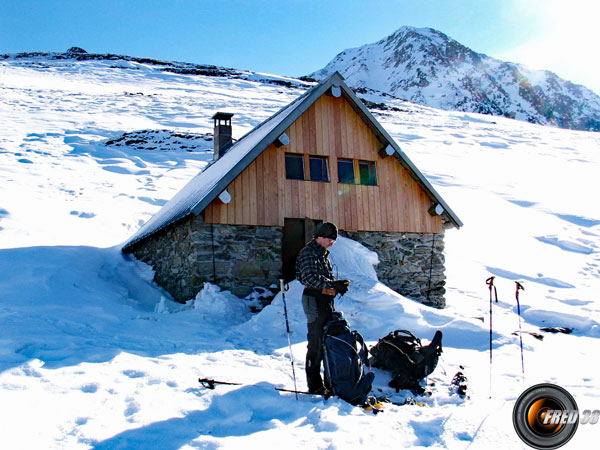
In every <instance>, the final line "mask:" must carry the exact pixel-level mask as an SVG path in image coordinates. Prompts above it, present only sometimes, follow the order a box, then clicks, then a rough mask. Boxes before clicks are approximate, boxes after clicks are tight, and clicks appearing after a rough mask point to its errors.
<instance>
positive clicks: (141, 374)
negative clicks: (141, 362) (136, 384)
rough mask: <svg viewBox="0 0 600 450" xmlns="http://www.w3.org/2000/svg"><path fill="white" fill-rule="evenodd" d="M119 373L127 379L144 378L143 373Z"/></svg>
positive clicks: (133, 371)
mask: <svg viewBox="0 0 600 450" xmlns="http://www.w3.org/2000/svg"><path fill="white" fill-rule="evenodd" d="M121 373H122V374H123V375H125V376H127V377H129V378H143V377H145V376H146V373H145V372H140V371H139V370H124V371H123V372H121Z"/></svg>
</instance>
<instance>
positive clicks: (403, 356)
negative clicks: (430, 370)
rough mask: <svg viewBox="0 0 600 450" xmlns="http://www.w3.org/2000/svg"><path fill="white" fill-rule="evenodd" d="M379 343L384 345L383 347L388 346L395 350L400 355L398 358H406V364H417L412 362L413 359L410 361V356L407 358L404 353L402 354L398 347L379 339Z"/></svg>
mask: <svg viewBox="0 0 600 450" xmlns="http://www.w3.org/2000/svg"><path fill="white" fill-rule="evenodd" d="M379 343H380V344H385V345H388V346H389V347H391V348H392V349H394V350H395V351H396V352H397V353H399V354H400V356H401V357H402V358H406V360H408V362H409V363H410V364H417V363H416V361H414V360H413V359H412V358H411V357H410V356H408V355H407V354H406V353H404V352H403V351H402V349H401V348H399V347H398V346H396V345H394V344H392V343H391V342H389V341H386V340H385V339H381V340H380V341H379Z"/></svg>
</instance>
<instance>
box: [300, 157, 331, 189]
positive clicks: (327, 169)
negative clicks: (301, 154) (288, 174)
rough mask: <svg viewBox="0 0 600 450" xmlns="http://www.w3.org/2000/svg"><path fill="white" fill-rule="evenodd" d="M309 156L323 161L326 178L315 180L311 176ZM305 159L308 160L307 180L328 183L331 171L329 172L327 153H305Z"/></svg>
mask: <svg viewBox="0 0 600 450" xmlns="http://www.w3.org/2000/svg"><path fill="white" fill-rule="evenodd" d="M311 158H313V159H319V160H323V161H325V175H326V177H327V179H325V180H315V179H313V177H312V168H311V165H310V161H311ZM306 159H307V162H308V178H307V180H308V181H318V182H321V183H329V182H331V173H330V172H331V171H330V169H329V156H328V155H309V154H307V155H306Z"/></svg>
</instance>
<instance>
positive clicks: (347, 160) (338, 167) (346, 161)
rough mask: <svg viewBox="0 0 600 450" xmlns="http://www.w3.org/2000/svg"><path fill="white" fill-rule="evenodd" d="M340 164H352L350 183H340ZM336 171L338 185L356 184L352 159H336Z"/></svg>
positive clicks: (354, 166)
mask: <svg viewBox="0 0 600 450" xmlns="http://www.w3.org/2000/svg"><path fill="white" fill-rule="evenodd" d="M340 162H344V163H348V162H349V163H351V164H352V181H342V180H341V179H340ZM337 169H338V183H341V184H357V179H356V178H357V177H356V160H355V159H353V158H338V159H337Z"/></svg>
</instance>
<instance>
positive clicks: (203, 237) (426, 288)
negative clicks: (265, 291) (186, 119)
mask: <svg viewBox="0 0 600 450" xmlns="http://www.w3.org/2000/svg"><path fill="white" fill-rule="evenodd" d="M232 116H233V114H231V113H217V114H215V115H214V116H213V119H214V121H215V159H214V160H213V161H212V162H211V163H210V164H209V165H208V166H207V167H206V168H205V169H204V170H203V171H202V172H201V173H200V174H198V175H197V176H196V177H195V178H194V179H192V180H191V181H190V182H189V183H188V184H187V185H186V186H185V187H184V188H183V189H182V190H181V191H180V192H179V193H178V194H176V196H175V197H174V198H173V199H172V200H171V201H169V202H168V203H167V204H166V205H165V206H164V207H163V208H162V209H161V210H160V211H159V212H158V213H156V214H155V215H154V216H153V217H152V218H151V219H150V220H149V221H148V222H147V223H146V224H144V225H143V226H142V228H141V229H140V230H139V231H138V232H137V233H135V234H134V235H133V236H132V237H131V238H130V239H129V240H128V241H127V242H126V243H125V245H124V247H123V251H124V252H126V253H133V254H134V255H135V256H136V257H137V258H139V259H141V260H143V261H145V262H147V263H149V264H151V265H152V266H153V267H154V269H155V272H156V276H155V277H156V281H157V282H158V283H159V284H160V285H162V286H163V287H164V288H165V289H167V290H168V291H169V292H170V293H171V294H172V295H173V297H174V298H175V299H177V300H181V301H184V300H187V299H189V298H193V297H194V296H195V294H196V293H197V292H198V291H199V290H201V288H202V286H203V283H204V282H206V281H209V282H212V283H215V284H217V285H219V286H221V287H222V288H225V289H229V290H231V291H232V292H233V293H235V294H236V295H238V296H245V295H248V294H249V293H250V292H251V291H252V289H253V288H255V287H257V286H262V287H268V286H270V285H272V284H277V280H278V279H279V278H282V277H283V278H285V279H286V280H291V279H293V278H294V277H295V272H294V265H295V259H296V255H297V253H298V251H299V250H300V249H301V248H302V247H303V246H304V245H305V243H306V242H307V241H308V240H309V239H310V238H311V233H312V230H313V228H314V226H316V225H317V224H318V223H320V222H322V221H329V222H334V223H335V224H337V226H338V228H339V229H340V232H341V234H342V235H345V236H347V237H350V238H352V239H355V240H358V241H359V242H361V243H362V244H363V245H365V246H366V247H368V248H370V249H372V250H374V251H376V252H377V253H378V255H379V260H380V263H379V264H378V266H377V267H376V270H377V273H378V277H379V279H380V281H382V282H384V283H386V284H387V285H388V286H390V287H391V288H392V289H394V290H396V291H397V292H399V293H401V294H403V295H406V296H408V297H411V298H414V299H416V300H418V301H421V302H423V303H426V304H430V305H433V306H437V307H443V306H444V304H445V303H444V297H443V296H444V292H445V291H444V287H443V286H444V283H445V281H444V255H443V237H444V230H445V229H446V228H448V227H456V228H459V227H460V226H461V225H462V223H461V221H460V220H459V219H458V217H457V216H456V215H455V214H454V212H453V211H452V210H451V208H450V207H449V206H448V205H447V203H446V202H445V201H444V200H443V199H442V198H441V197H440V195H439V194H438V193H437V192H436V191H435V189H434V188H433V187H432V186H431V184H430V183H429V182H428V181H427V179H426V178H425V177H424V176H423V174H422V173H421V172H420V171H419V170H418V169H417V168H416V167H415V166H414V164H413V163H412V162H411V161H410V159H409V158H408V157H407V156H406V155H405V154H404V152H402V150H401V149H400V147H399V146H398V145H397V144H396V143H395V141H394V140H393V139H392V138H391V137H390V136H389V135H388V133H387V132H386V131H385V130H384V129H383V127H382V126H381V125H380V124H379V123H378V122H377V120H376V119H375V118H374V117H373V116H372V114H371V113H370V112H369V111H368V110H367V108H366V107H365V106H364V104H363V103H362V102H361V101H360V100H359V99H358V98H357V97H356V95H355V94H354V92H352V90H351V89H350V88H349V87H348V86H347V85H346V84H345V82H344V80H343V77H342V76H341V75H340V74H339V73H337V72H336V73H335V74H333V75H332V76H331V77H329V78H328V79H327V80H325V81H323V82H321V83H319V84H318V85H316V86H315V87H313V88H312V89H310V90H309V91H307V92H306V93H305V94H304V95H301V96H300V97H299V98H298V99H296V100H295V101H293V102H292V103H290V104H289V105H287V106H286V107H284V108H283V109H281V110H280V111H278V112H277V113H276V114H274V115H273V116H272V117H270V118H269V119H267V120H266V121H264V122H263V123H261V124H259V125H258V126H257V127H256V128H254V129H253V130H252V131H250V132H249V133H247V134H246V135H245V136H243V137H242V138H240V139H239V140H237V141H236V142H235V143H233V142H232V138H231V136H232V133H231V129H232V125H231V122H232Z"/></svg>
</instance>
